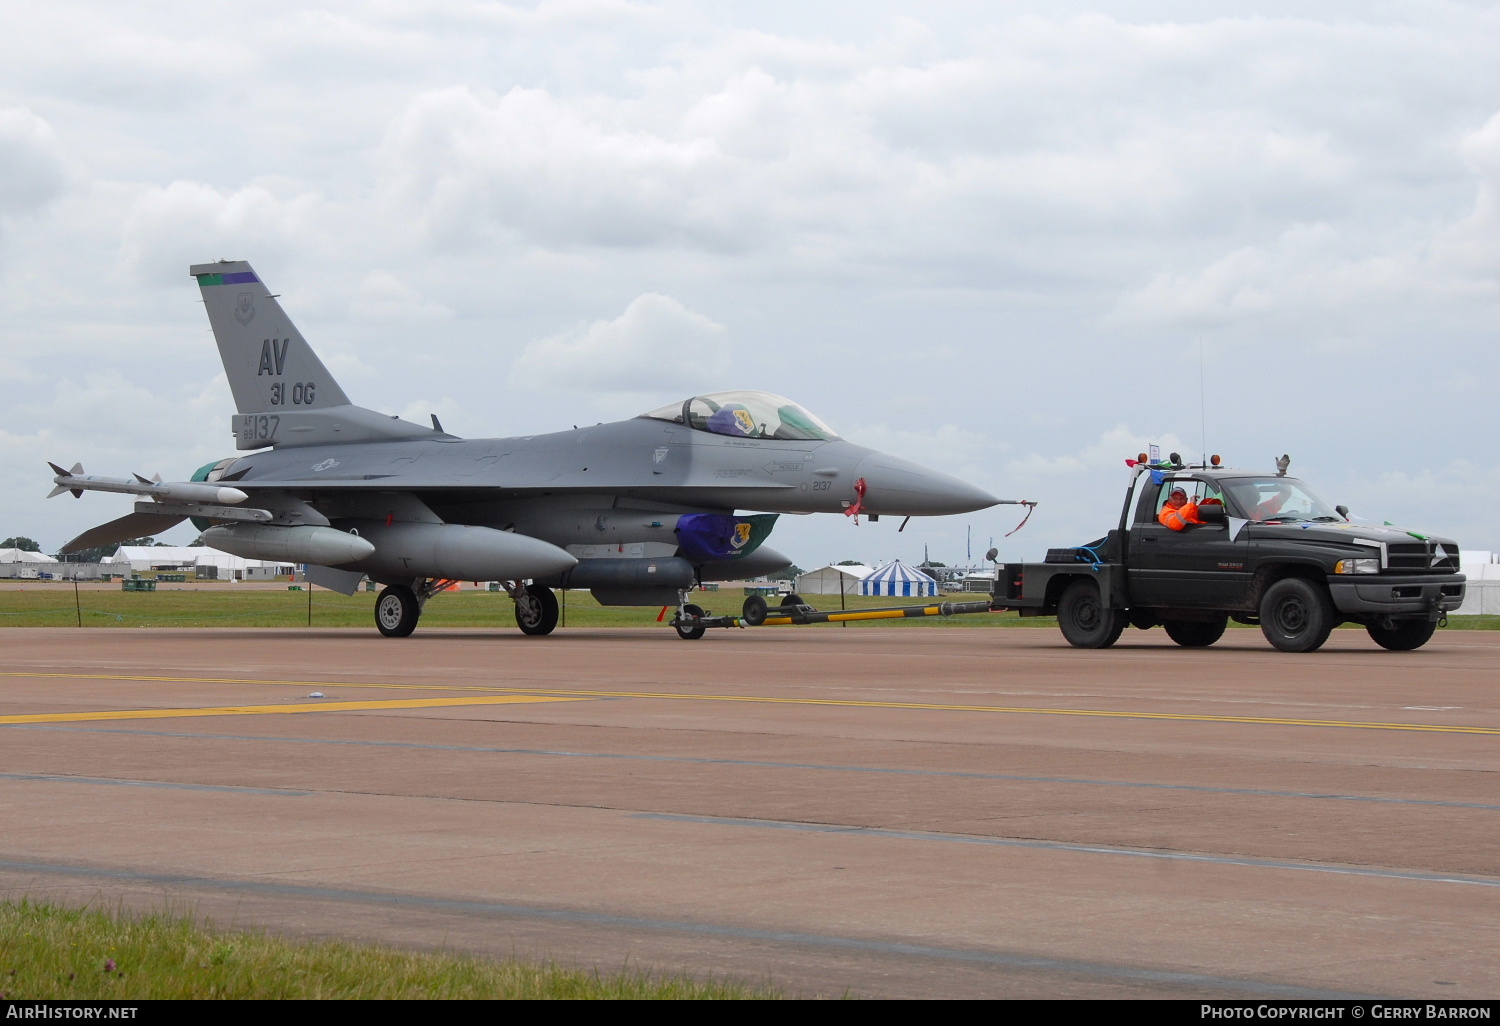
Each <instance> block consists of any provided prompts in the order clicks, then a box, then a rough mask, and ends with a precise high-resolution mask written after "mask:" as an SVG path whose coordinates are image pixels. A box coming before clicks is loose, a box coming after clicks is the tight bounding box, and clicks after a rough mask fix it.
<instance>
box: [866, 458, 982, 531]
mask: <svg viewBox="0 0 1500 1026" xmlns="http://www.w3.org/2000/svg"><path fill="white" fill-rule="evenodd" d="M854 474H855V477H857V478H858V477H862V478H864V479H865V509H866V510H868V511H869V512H871V513H889V514H892V515H894V516H915V517H922V516H942V515H944V514H948V513H972V512H973V511H974V510H976V509H985V508H987V507H990V506H993V505H995V503H997V502H999V501H1000V500H999V499H997V498H995V497H994V496H993V495H991V494H990V493H989V492H987V491H985V490H984V489H982V488H975V487H974V486H973V485H971V484H969V483H967V482H965V481H960V480H959V479H958V478H956V477H953V476H951V475H949V474H944V473H941V472H940V471H936V470H931V469H929V468H927V467H924V466H922V465H921V464H919V463H913V462H911V461H910V460H903V459H901V458H900V457H898V456H887V455H886V454H885V453H880V452H877V453H871V454H870V455H869V456H866V457H865V458H864V459H862V460H860V461H859V466H858V467H856V468H855V471H854Z"/></svg>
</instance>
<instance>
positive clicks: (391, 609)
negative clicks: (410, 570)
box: [375, 584, 422, 638]
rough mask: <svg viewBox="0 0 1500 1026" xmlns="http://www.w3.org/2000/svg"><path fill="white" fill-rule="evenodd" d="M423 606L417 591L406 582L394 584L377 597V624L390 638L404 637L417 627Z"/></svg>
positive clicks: (382, 632) (381, 631)
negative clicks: (419, 601)
mask: <svg viewBox="0 0 1500 1026" xmlns="http://www.w3.org/2000/svg"><path fill="white" fill-rule="evenodd" d="M421 617H422V607H421V605H420V604H419V603H418V602H417V596H416V593H414V592H413V591H412V590H411V589H410V588H408V587H407V586H406V585H404V584H392V585H390V586H389V587H387V588H385V589H384V590H383V591H381V593H380V595H379V596H378V597H377V598H376V599H375V626H376V628H378V629H379V631H380V633H381V634H384V635H385V636H386V637H388V638H404V637H406V636H407V635H409V634H411V632H412V631H414V630H416V629H417V621H418V620H419V619H421Z"/></svg>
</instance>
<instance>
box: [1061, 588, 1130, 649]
mask: <svg viewBox="0 0 1500 1026" xmlns="http://www.w3.org/2000/svg"><path fill="white" fill-rule="evenodd" d="M1125 622H1126V621H1125V614H1124V612H1123V611H1121V610H1118V609H1110V608H1109V607H1108V606H1106V605H1105V604H1104V600H1103V599H1102V598H1101V597H1100V595H1099V584H1098V582H1097V581H1091V580H1077V581H1074V582H1073V583H1072V584H1070V585H1068V587H1067V589H1066V590H1064V591H1063V593H1062V598H1061V599H1060V600H1059V601H1058V603H1057V626H1058V627H1059V628H1061V629H1062V632H1063V637H1065V638H1067V639H1068V644H1070V645H1072V646H1073V647H1074V648H1108V647H1109V646H1111V645H1113V644H1114V643H1115V642H1116V641H1119V640H1120V632H1121V631H1123V630H1124V629H1125Z"/></svg>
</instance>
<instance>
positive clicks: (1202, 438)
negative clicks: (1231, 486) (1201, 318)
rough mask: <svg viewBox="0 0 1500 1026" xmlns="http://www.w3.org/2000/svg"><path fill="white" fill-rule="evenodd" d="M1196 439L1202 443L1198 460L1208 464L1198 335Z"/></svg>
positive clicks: (1201, 360)
mask: <svg viewBox="0 0 1500 1026" xmlns="http://www.w3.org/2000/svg"><path fill="white" fill-rule="evenodd" d="M1198 432H1199V433H1198V440H1199V442H1200V443H1202V445H1203V455H1202V458H1201V460H1200V462H1201V463H1202V464H1203V465H1204V466H1205V467H1206V466H1208V398H1207V394H1206V393H1205V391H1204V388H1203V336H1202V335H1199V336H1198Z"/></svg>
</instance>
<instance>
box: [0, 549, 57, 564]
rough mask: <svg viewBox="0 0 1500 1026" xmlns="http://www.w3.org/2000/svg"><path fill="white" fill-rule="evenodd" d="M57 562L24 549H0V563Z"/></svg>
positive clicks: (49, 557)
mask: <svg viewBox="0 0 1500 1026" xmlns="http://www.w3.org/2000/svg"><path fill="white" fill-rule="evenodd" d="M56 562H57V560H55V559H53V558H52V557H51V556H47V555H43V554H42V553H40V552H27V551H26V550H25V549H0V563H56Z"/></svg>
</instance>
